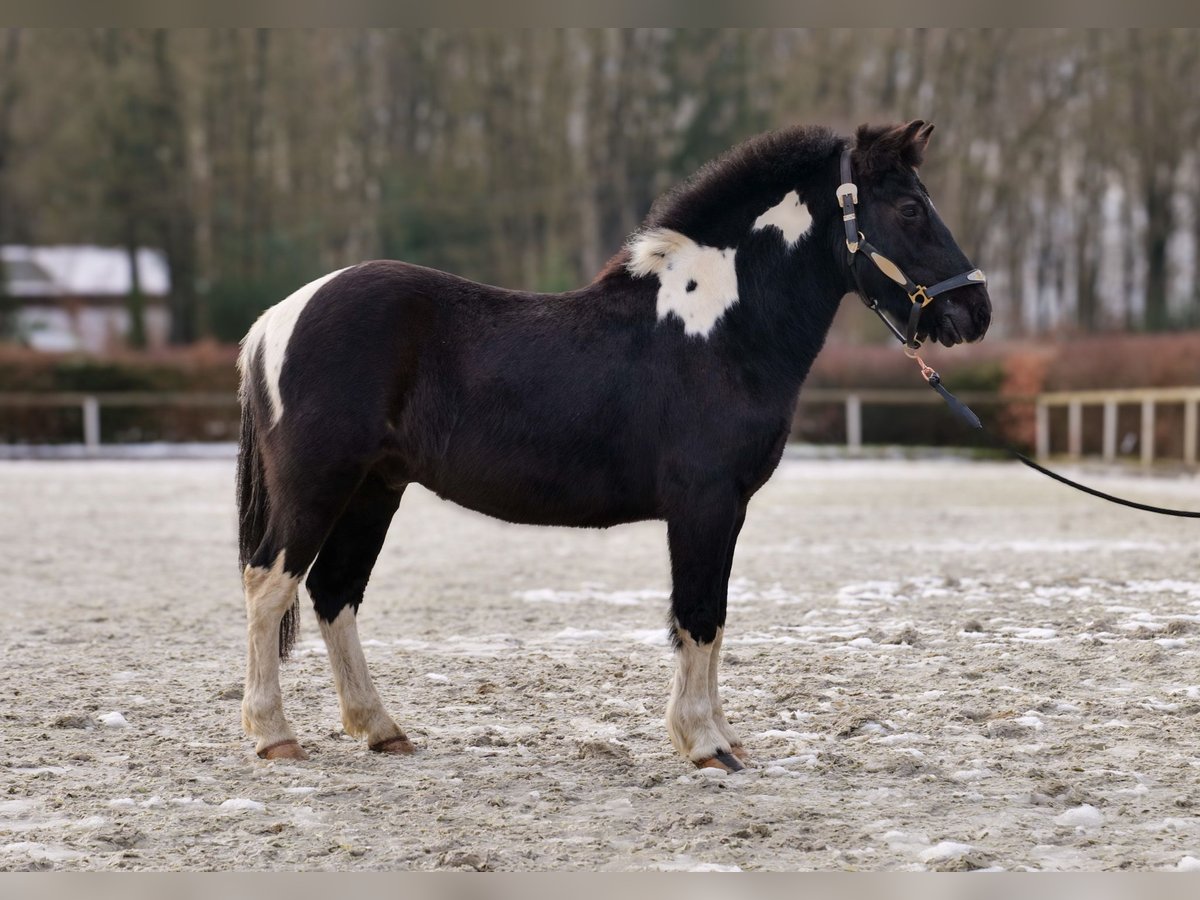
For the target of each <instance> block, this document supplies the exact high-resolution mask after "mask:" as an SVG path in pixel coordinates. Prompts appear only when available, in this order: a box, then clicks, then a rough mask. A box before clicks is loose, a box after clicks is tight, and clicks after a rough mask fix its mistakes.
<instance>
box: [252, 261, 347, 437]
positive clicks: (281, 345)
mask: <svg viewBox="0 0 1200 900" xmlns="http://www.w3.org/2000/svg"><path fill="white" fill-rule="evenodd" d="M352 268H354V267H353V266H347V267H346V269H352ZM346 269H338V270H337V271H336V272H330V273H329V274H328V275H322V276H321V277H320V278H318V279H317V280H316V281H310V282H309V283H308V284H306V285H305V286H304V287H302V288H300V290H298V291H296V292H295V293H293V294H291V295H289V296H288V297H287V298H286V299H285V300H281V301H280V302H279V303H276V304H275V305H274V306H272V307H271V308H270V309H268V310H267V311H266V312H264V313H263V314H262V315H261V316H259V317H258V321H257V322H255V323H254V324H253V325H252V326H251V327H250V330H249V331H248V332H247V333H246V336H245V337H244V338H243V339H242V352H241V353H240V354H239V355H238V371H239V372H240V373H241V379H242V390H243V391H244V390H245V388H246V371H247V369H248V367H249V364H250V360H251V359H252V358H253V357H254V355H255V354H256V353H257V352H258V348H259V347H262V377H263V380H264V381H265V382H266V385H267V394H268V396H269V397H270V398H271V424H272V425H274V424H276V423H277V422H278V421H279V420H280V419H281V418H283V397H282V396H281V395H280V393H279V376H280V374H281V373H282V372H283V360H284V358H285V357H286V356H287V346H288V342H289V341H290V340H291V338H292V329H294V328H295V327H296V321H297V320H298V319H299V318H300V313H301V312H303V311H304V307H305V306H307V305H308V301H309V300H311V299H312V298H313V294H315V293H316V292H317V291H318V290H320V289H321V287H323V286H324V285H326V284H328V283H329V282H330V281H333V279H335V278H337V277H338V276H339V275H341V274H342V273H343V272H345V271H346Z"/></svg>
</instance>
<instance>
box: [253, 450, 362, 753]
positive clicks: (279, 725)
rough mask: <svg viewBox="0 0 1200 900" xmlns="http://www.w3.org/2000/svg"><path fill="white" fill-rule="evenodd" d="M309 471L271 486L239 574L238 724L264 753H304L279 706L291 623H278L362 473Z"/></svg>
mask: <svg viewBox="0 0 1200 900" xmlns="http://www.w3.org/2000/svg"><path fill="white" fill-rule="evenodd" d="M299 468H300V470H301V471H306V472H307V473H308V477H306V478H303V479H293V480H291V481H287V482H282V483H276V484H274V485H272V487H271V502H270V507H269V516H268V518H269V522H268V525H267V528H266V532H265V534H264V536H263V538H262V541H261V543H260V544H259V546H258V549H257V550H256V551H255V552H254V554H253V555H252V556H251V558H250V561H249V563H248V564H247V565H246V568H245V571H244V572H243V574H242V583H243V586H244V588H245V594H246V631H247V651H246V687H245V691H244V693H243V696H242V726H243V727H244V728H245V730H246V732H247V733H248V734H250V735H252V736H253V737H254V738H255V746H254V749H255V752H256V753H257V754H258V755H259V756H261V757H263V758H265V759H306V758H307V755H306V754H305V752H304V750H303V749H302V748H301V747H300V744H299V742H298V741H297V740H296V735H295V732H293V731H292V728H291V726H290V725H289V724H288V722H287V718H286V717H285V716H284V712H283V694H282V692H281V691H280V688H279V660H280V658H281V657H286V656H287V654H288V651H289V650H290V643H291V640H292V638H293V637H294V631H291V630H290V629H289V628H287V627H283V628H281V624H283V622H284V616H285V615H293V616H294V615H295V612H294V611H293V612H291V613H289V610H292V608H293V606H294V604H295V602H296V591H297V588H298V587H299V584H300V579H301V578H303V577H304V573H305V572H306V571H307V570H308V567H309V566H310V565H311V564H312V561H313V558H314V557H315V556H316V555H317V550H318V549H319V548H320V546H321V544H322V542H323V541H324V540H325V536H326V534H328V533H329V529H330V527H331V526H332V525H333V523H334V522H335V521H336V519H337V517H338V515H339V514H340V513H341V511H342V509H343V508H344V507H345V505H346V502H347V499H348V498H349V497H350V496H351V495H352V494H353V493H354V491H355V489H356V488H357V486H358V484H359V482H360V481H361V480H362V477H363V471H364V468H365V467H360V466H355V465H346V466H338V467H330V466H326V467H324V468H317V467H315V466H309V467H299Z"/></svg>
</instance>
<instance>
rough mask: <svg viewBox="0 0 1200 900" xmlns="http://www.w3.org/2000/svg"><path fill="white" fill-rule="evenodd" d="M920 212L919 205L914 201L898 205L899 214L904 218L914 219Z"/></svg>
mask: <svg viewBox="0 0 1200 900" xmlns="http://www.w3.org/2000/svg"><path fill="white" fill-rule="evenodd" d="M920 214H921V207H920V206H918V205H917V204H916V203H905V204H904V205H903V206H902V207H900V215H902V216H904V218H906V219H915V218H916V217H917V216H919V215H920Z"/></svg>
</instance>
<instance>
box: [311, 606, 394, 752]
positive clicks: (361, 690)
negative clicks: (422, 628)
mask: <svg viewBox="0 0 1200 900" xmlns="http://www.w3.org/2000/svg"><path fill="white" fill-rule="evenodd" d="M321 636H322V637H324V638H325V646H326V648H327V649H328V650H329V665H330V666H331V667H332V668H333V684H334V687H336V688H337V692H338V701H339V702H340V704H341V707H342V727H343V728H345V729H346V733H347V734H350V735H353V736H354V737H361V738H366V739H367V743H368V744H369V745H371V746H375V745H376V744H380V743H382V742H384V741H387V740H391V739H392V738H397V737H399V738H402V737H404V732H403V731H401V730H400V726H398V725H397V724H396V723H395V721H394V720H393V719H392V717H391V716H390V715H388V712H387V710H386V709H384V706H383V701H382V700H381V699H380V698H379V692H378V691H377V690H375V685H374V683H372V681H371V673H370V672H368V671H367V660H366V658H365V657H364V656H363V650H362V642H361V641H359V639H358V617H357V616H356V615H355V612H354V609H353V608H352V607H350V606H343V607H342V610H341V612H339V613H338V614H337V616H336V617H335V618H334V620H333V621H332V622H326V621H325V620H324V619H321Z"/></svg>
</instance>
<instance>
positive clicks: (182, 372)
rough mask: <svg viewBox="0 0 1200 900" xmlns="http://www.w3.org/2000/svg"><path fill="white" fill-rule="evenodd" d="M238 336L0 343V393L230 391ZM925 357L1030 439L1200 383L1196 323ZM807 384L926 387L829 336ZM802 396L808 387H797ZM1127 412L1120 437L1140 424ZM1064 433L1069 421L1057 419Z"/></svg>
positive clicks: (897, 419)
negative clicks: (1072, 407) (95, 353)
mask: <svg viewBox="0 0 1200 900" xmlns="http://www.w3.org/2000/svg"><path fill="white" fill-rule="evenodd" d="M236 356H237V348H236V347H234V346H232V345H219V344H198V345H195V346H192V347H189V348H187V349H181V350H170V351H161V352H157V353H148V354H127V355H115V356H107V357H103V358H97V357H86V356H75V355H53V354H43V353H35V352H32V351H28V350H21V349H16V348H7V349H6V348H0V392H30V391H34V392H54V391H83V392H99V393H103V392H107V391H204V392H228V393H229V394H231V395H232V394H233V392H234V390H235V389H236V386H237V375H236V371H235V366H234V361H235V359H236ZM927 358H928V359H929V362H930V363H932V364H933V365H934V366H935V367H936V368H937V369H938V370H939V371H940V372H941V373H942V375H943V376H944V378H945V380H946V382H947V384H949V385H950V386H951V388H952V389H953V390H956V391H981V392H989V393H994V394H996V395H997V397H998V399H999V400H1000V401H1001V402H999V403H996V404H986V405H981V408H980V410H979V412H980V413H981V414H983V415H984V417H985V418H987V419H989V420H990V421H991V422H993V423H994V424H995V425H996V426H997V427H998V428H1000V429H1001V430H1002V431H1003V432H1004V433H1005V434H1006V436H1008V437H1009V438H1010V439H1012V440H1014V441H1016V442H1018V443H1023V444H1026V445H1028V444H1030V443H1032V440H1033V409H1032V407H1031V406H1029V405H1028V404H1020V403H1008V402H1005V401H1006V400H1010V399H1012V398H1017V397H1025V396H1031V395H1034V394H1037V393H1039V392H1042V391H1047V390H1067V389H1088V388H1107V387H1112V388H1118V387H1122V388H1123V387H1165V386H1174V385H1200V332H1187V333H1180V334H1171V335H1106V336H1100V337H1080V338H1071V339H1063V340H1057V341H1040V342H1032V341H1030V342H1025V341H1007V342H1000V341H984V342H983V343H981V344H979V345H977V346H974V347H970V348H955V349H953V350H946V349H943V348H940V347H939V348H933V349H931V350H930V351H929V352H928V354H927ZM808 385H809V386H812V387H823V388H914V387H920V386H921V380H920V376H919V374H918V372H917V370H916V367H915V366H914V365H913V363H912V361H910V360H909V359H907V358H906V357H905V356H904V355H903V354H902V353H900V351H899V350H898V349H897V348H896V347H895V346H887V345H853V344H848V343H833V344H830V345H829V346H828V347H826V348H825V350H824V351H823V352H822V354H821V356H820V357H819V358H818V359H817V362H816V365H815V366H814V367H813V370H812V373H811V375H810V377H809V380H808ZM801 396H802V397H803V394H802V395H801ZM1130 415H1132V414H1131V413H1130V412H1129V411H1123V412H1122V418H1121V427H1120V432H1121V434H1122V435H1123V436H1124V435H1126V434H1128V433H1130V431H1131V429H1132V430H1133V431H1136V423H1133V422H1132V420H1131V419H1130ZM863 418H864V421H863V425H864V437H865V439H866V440H867V442H869V443H896V444H924V445H958V444H962V443H964V434H963V431H962V429H961V427H960V426H959V425H958V424H957V423H956V422H955V420H954V419H952V418H951V417H949V416H948V415H947V414H946V412H945V410H943V409H942V408H941V407H940V406H930V407H911V406H909V407H884V406H878V405H876V406H867V407H866V408H865V409H864V416H863ZM1176 418H1177V415H1176V411H1174V410H1169V409H1165V410H1164V411H1163V413H1162V414H1161V415H1160V417H1159V431H1160V439H1161V440H1162V441H1163V442H1164V446H1165V447H1166V448H1167V451H1168V452H1170V448H1171V447H1172V446H1173V444H1172V442H1173V441H1178V440H1179V438H1178V435H1177V432H1178V431H1179V428H1178V423H1177V422H1176V421H1175V419H1176ZM79 419H80V414H79V412H78V411H77V410H73V409H72V410H65V411H62V410H45V409H13V408H9V407H0V442H7V443H12V442H21V443H38V442H60V441H78V440H79V435H80V428H81V426H80V421H79ZM102 422H103V439H104V440H105V441H137V440H213V439H217V440H230V439H232V438H233V437H235V436H236V410H235V409H232V408H230V409H216V410H214V409H205V408H186V409H178V408H177V409H159V408H154V409H116V408H113V409H106V410H105V413H104V416H103V420H102ZM843 423H844V416H843V413H842V410H841V408H840V407H838V406H833V405H830V404H822V403H811V402H810V403H802V404H801V408H800V413H799V415H798V417H797V422H796V429H795V434H796V436H797V437H798V438H800V439H803V440H807V441H812V442H816V443H837V442H841V441H844V440H845V434H844V424H843ZM1053 424H1054V426H1055V429H1056V431H1061V429H1062V428H1063V427H1064V426H1063V423H1061V422H1059V421H1055V422H1054V423H1053ZM1085 426H1086V428H1085V430H1086V435H1085V442H1087V443H1088V445H1089V446H1091V445H1092V444H1094V443H1096V442H1097V441H1098V440H1099V437H1098V435H1099V420H1098V418H1097V416H1095V415H1089V416H1087V417H1086V419H1085Z"/></svg>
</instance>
